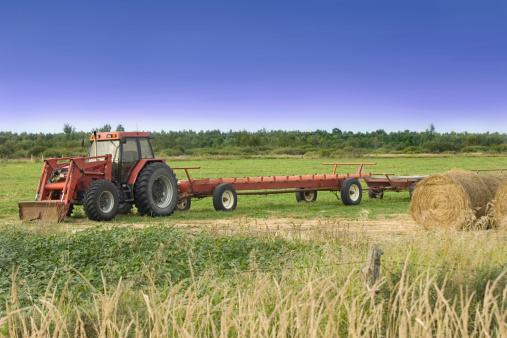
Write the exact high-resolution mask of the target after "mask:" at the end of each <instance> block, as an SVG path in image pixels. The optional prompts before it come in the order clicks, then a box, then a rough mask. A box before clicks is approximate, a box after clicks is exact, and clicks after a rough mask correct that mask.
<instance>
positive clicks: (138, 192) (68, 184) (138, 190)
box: [19, 132, 178, 222]
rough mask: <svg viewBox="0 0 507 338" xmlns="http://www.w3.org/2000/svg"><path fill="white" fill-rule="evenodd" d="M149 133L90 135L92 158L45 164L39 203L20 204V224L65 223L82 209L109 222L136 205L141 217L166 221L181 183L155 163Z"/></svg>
mask: <svg viewBox="0 0 507 338" xmlns="http://www.w3.org/2000/svg"><path fill="white" fill-rule="evenodd" d="M150 138H152V137H151V135H150V133H147V132H103V133H94V134H93V135H92V136H91V139H90V140H91V147H90V154H89V156H88V157H85V156H79V157H67V158H51V159H47V160H46V161H45V163H44V167H43V169H42V174H41V178H40V181H39V185H38V187H37V193H36V195H35V202H19V216H20V218H21V219H22V220H34V219H41V220H46V221H58V222H59V221H62V220H64V219H65V218H66V217H68V216H70V214H71V213H72V210H73V207H74V205H83V208H84V211H85V213H86V216H87V217H88V218H89V219H91V220H94V221H109V220H111V219H112V218H113V217H114V216H115V215H116V214H117V213H124V214H126V213H128V212H129V211H130V209H131V208H132V205H135V206H136V208H137V210H138V212H139V213H140V214H141V215H149V216H168V215H170V214H172V213H173V211H174V209H175V207H176V204H177V203H178V180H177V179H176V176H175V175H174V172H173V170H172V169H171V168H170V167H169V166H168V165H167V164H166V163H165V161H164V160H163V159H155V156H154V155H153V150H152V148H151V144H150Z"/></svg>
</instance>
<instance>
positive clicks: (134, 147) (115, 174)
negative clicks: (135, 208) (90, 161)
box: [89, 132, 155, 184]
mask: <svg viewBox="0 0 507 338" xmlns="http://www.w3.org/2000/svg"><path fill="white" fill-rule="evenodd" d="M95 136H96V137H97V139H96V140H95ZM150 138H152V136H151V134H150V133H147V132H105V133H96V134H93V135H92V136H91V138H90V141H91V145H90V154H89V156H90V157H94V156H102V155H106V154H111V156H112V172H111V175H112V181H113V182H118V183H120V184H126V183H128V180H129V177H130V173H131V171H132V169H133V168H134V167H135V166H136V164H137V162H138V161H140V160H142V159H153V158H155V156H154V154H153V149H152V148H151V144H150Z"/></svg>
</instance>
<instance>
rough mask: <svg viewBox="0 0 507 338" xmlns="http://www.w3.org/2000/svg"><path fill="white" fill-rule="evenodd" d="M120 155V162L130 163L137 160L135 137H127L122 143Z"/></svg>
mask: <svg viewBox="0 0 507 338" xmlns="http://www.w3.org/2000/svg"><path fill="white" fill-rule="evenodd" d="M122 155H123V156H122V160H121V161H122V162H127V163H131V162H135V161H137V160H139V155H138V152H137V142H136V139H134V138H132V139H127V142H125V144H124V145H123V153H122Z"/></svg>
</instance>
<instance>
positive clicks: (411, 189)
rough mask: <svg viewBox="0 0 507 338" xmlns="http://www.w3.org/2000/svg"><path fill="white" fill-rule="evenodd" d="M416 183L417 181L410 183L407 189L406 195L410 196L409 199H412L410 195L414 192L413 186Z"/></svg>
mask: <svg viewBox="0 0 507 338" xmlns="http://www.w3.org/2000/svg"><path fill="white" fill-rule="evenodd" d="M416 185H417V182H414V183H412V184H411V185H410V188H409V189H408V195H409V196H410V199H411V200H412V195H413V194H414V189H415V186H416Z"/></svg>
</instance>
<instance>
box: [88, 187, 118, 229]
mask: <svg viewBox="0 0 507 338" xmlns="http://www.w3.org/2000/svg"><path fill="white" fill-rule="evenodd" d="M119 201H120V196H119V195H118V191H117V190H116V187H115V185H114V184H113V183H111V182H110V181H108V180H97V181H94V182H92V183H91V184H90V186H89V187H88V189H86V192H85V195H84V199H83V209H84V212H85V214H86V216H87V217H88V218H89V219H91V220H92V221H110V220H112V219H113V218H114V216H115V215H116V213H117V212H118V202H119Z"/></svg>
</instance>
